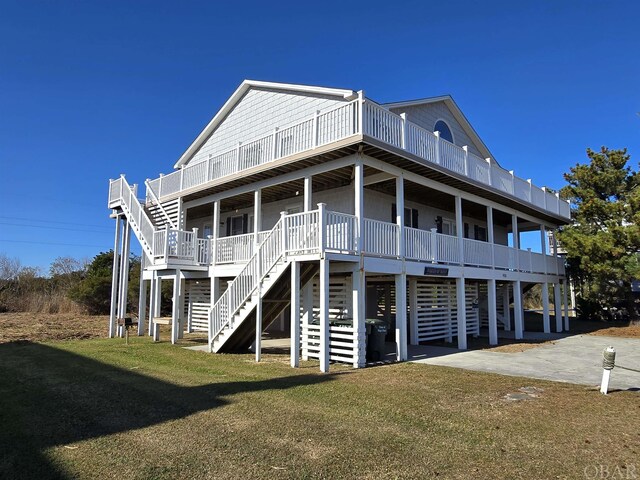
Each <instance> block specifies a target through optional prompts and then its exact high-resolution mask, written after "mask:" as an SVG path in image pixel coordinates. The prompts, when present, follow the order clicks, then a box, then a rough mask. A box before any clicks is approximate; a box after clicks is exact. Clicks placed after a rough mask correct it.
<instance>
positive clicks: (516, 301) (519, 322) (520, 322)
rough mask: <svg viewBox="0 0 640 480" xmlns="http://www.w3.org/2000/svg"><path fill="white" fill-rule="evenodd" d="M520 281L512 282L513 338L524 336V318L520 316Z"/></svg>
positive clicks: (520, 338) (518, 338) (519, 338)
mask: <svg viewBox="0 0 640 480" xmlns="http://www.w3.org/2000/svg"><path fill="white" fill-rule="evenodd" d="M522 313H523V312H522V283H521V282H520V280H516V281H515V282H513V316H514V317H515V318H514V324H515V332H514V335H515V339H516V340H522V339H523V338H524V318H523V316H522Z"/></svg>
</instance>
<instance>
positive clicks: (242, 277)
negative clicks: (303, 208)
mask: <svg viewBox="0 0 640 480" xmlns="http://www.w3.org/2000/svg"><path fill="white" fill-rule="evenodd" d="M314 219H317V217H316V213H314V212H308V213H305V214H297V215H292V216H290V217H287V216H283V217H282V218H281V219H280V220H279V221H278V222H277V223H276V225H275V226H274V227H273V229H272V230H270V231H269V232H268V233H267V234H266V235H265V236H264V239H263V240H262V243H260V245H259V246H258V247H257V248H256V249H255V252H254V254H253V256H252V257H251V258H250V259H249V261H248V262H247V263H246V265H245V266H244V268H243V269H242V271H241V272H240V273H239V274H238V275H237V276H236V278H235V279H234V280H233V281H232V282H231V283H230V284H229V286H228V287H227V289H226V290H225V292H224V293H223V294H222V295H221V296H220V298H219V299H218V300H217V301H216V302H215V304H213V305H212V307H211V310H210V311H209V348H210V350H211V351H212V352H216V353H217V352H221V351H229V350H233V349H238V348H242V347H244V346H246V343H247V342H248V341H249V339H250V338H251V334H252V333H255V322H254V321H251V320H250V319H251V318H252V319H255V310H256V305H257V304H258V299H259V298H262V301H263V304H264V305H263V324H264V325H268V324H269V323H270V322H272V321H273V320H274V319H275V317H276V316H277V315H278V314H279V313H280V312H282V310H284V308H286V307H287V305H288V304H289V301H290V299H289V295H287V292H290V290H288V289H290V288H291V286H290V285H289V283H290V280H289V279H290V276H289V275H286V273H287V272H290V269H289V267H290V257H289V256H288V255H287V251H288V250H287V244H289V243H290V242H289V241H288V240H287V238H288V237H289V236H290V235H292V234H295V242H294V243H293V245H291V247H290V248H293V249H295V250H294V251H297V249H298V248H300V247H299V245H307V247H305V249H306V250H305V251H306V252H308V253H311V252H313V251H315V252H317V251H319V250H318V249H317V242H318V235H317V226H315V228H314V224H313V223H312V222H314V221H317V220H314ZM294 220H295V222H296V224H295V226H294V227H292V226H291V225H292V221H294ZM302 266H303V268H301V275H302V276H303V277H302V281H303V282H306V281H308V279H307V277H308V278H311V277H313V274H314V273H315V272H314V270H313V269H314V268H317V266H309V265H308V264H304V263H303V264H302Z"/></svg>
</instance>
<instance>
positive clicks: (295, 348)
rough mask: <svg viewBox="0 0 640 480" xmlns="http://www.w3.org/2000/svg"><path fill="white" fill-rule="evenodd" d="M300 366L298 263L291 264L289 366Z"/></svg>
mask: <svg viewBox="0 0 640 480" xmlns="http://www.w3.org/2000/svg"><path fill="white" fill-rule="evenodd" d="M299 365H300V262H296V261H293V262H291V366H292V367H298V366H299Z"/></svg>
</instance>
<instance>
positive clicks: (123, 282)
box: [118, 220, 131, 337]
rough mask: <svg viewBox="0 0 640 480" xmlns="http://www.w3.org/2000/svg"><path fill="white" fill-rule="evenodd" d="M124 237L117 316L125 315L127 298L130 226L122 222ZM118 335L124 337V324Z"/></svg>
mask: <svg viewBox="0 0 640 480" xmlns="http://www.w3.org/2000/svg"><path fill="white" fill-rule="evenodd" d="M123 233H124V237H123V239H122V254H121V255H120V295H119V296H118V318H124V317H126V315H127V301H128V298H129V252H130V249H131V248H130V247H131V226H130V225H129V222H128V221H126V220H125V222H124V232H123ZM118 335H119V336H120V337H124V326H123V325H120V326H119V327H118Z"/></svg>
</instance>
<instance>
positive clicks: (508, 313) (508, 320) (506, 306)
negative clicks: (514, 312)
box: [502, 283, 511, 332]
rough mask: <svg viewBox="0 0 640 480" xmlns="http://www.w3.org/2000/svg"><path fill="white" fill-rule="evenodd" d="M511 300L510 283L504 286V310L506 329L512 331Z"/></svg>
mask: <svg viewBox="0 0 640 480" xmlns="http://www.w3.org/2000/svg"><path fill="white" fill-rule="evenodd" d="M510 305H511V302H510V300H509V284H508V283H506V284H505V285H504V286H503V287H502V307H503V312H504V330H505V332H509V331H511V307H510Z"/></svg>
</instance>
